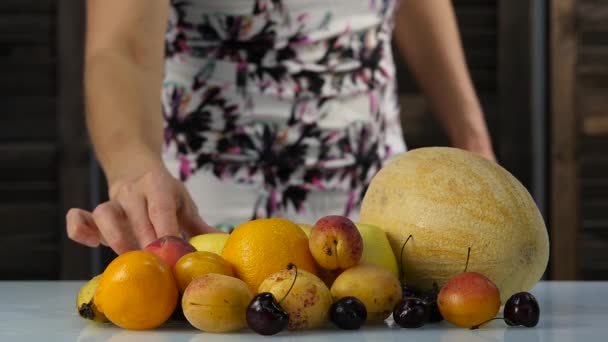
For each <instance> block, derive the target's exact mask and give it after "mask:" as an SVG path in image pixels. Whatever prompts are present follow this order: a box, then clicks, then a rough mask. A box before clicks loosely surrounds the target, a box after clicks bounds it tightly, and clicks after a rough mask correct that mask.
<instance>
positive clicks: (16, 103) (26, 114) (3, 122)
mask: <svg viewBox="0 0 608 342" xmlns="http://www.w3.org/2000/svg"><path fill="white" fill-rule="evenodd" d="M56 105H57V104H56V100H55V98H54V97H52V96H15V97H10V98H8V99H3V100H2V115H0V143H1V142H3V141H4V142H7V141H12V142H16V141H23V140H26V141H27V140H29V141H31V140H46V141H51V140H52V139H54V138H56V136H57V126H56V116H55V110H56V107H55V106H56ZM0 158H1V157H0Z"/></svg>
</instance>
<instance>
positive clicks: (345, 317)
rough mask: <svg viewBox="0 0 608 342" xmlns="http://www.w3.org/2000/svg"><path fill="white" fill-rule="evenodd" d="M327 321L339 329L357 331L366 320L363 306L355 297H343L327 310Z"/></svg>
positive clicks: (365, 311) (365, 310)
mask: <svg viewBox="0 0 608 342" xmlns="http://www.w3.org/2000/svg"><path fill="white" fill-rule="evenodd" d="M329 319H330V320H331V321H332V322H333V323H334V324H335V325H336V326H337V327H338V328H340V329H344V330H356V329H359V328H360V327H361V326H362V325H363V323H365V320H367V309H366V308H365V305H364V304H363V303H362V302H361V301H360V300H359V299H357V298H355V297H344V298H341V299H339V300H337V301H336V302H335V303H333V304H332V305H331V307H330V308H329Z"/></svg>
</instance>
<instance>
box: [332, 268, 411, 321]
mask: <svg viewBox="0 0 608 342" xmlns="http://www.w3.org/2000/svg"><path fill="white" fill-rule="evenodd" d="M331 294H332V296H333V298H334V300H339V299H340V298H343V297H348V296H353V297H356V298H357V299H359V300H360V301H361V302H363V304H364V305H365V308H366V309H367V319H368V321H370V322H378V321H382V320H384V319H386V318H387V317H388V316H389V315H390V314H391V312H393V308H394V307H395V304H397V302H398V301H399V300H400V299H401V283H400V282H399V279H398V278H397V277H396V276H395V275H394V274H393V273H392V272H390V271H389V270H387V269H386V268H384V267H380V266H376V265H357V266H355V267H352V268H349V269H347V270H345V271H344V272H342V273H341V274H340V275H339V276H338V278H336V280H335V281H334V283H333V285H332V286H331Z"/></svg>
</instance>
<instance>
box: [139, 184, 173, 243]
mask: <svg viewBox="0 0 608 342" xmlns="http://www.w3.org/2000/svg"><path fill="white" fill-rule="evenodd" d="M147 202H148V216H149V217H150V221H151V222H152V225H153V226H154V230H155V231H156V236H157V237H159V238H161V237H163V236H167V235H171V236H179V235H180V229H179V224H178V222H177V208H178V205H177V203H176V202H175V196H173V194H172V193H170V192H165V191H162V188H156V189H153V190H151V191H150V192H149V193H148V196H147Z"/></svg>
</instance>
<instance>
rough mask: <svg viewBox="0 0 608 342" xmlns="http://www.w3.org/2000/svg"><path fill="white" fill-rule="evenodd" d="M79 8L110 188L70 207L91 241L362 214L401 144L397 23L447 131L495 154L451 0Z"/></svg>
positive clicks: (116, 244)
mask: <svg viewBox="0 0 608 342" xmlns="http://www.w3.org/2000/svg"><path fill="white" fill-rule="evenodd" d="M87 13H88V16H87V18H88V24H87V25H88V26H87V40H86V54H85V66H86V67H85V85H86V104H87V105H86V114H87V124H88V128H89V132H90V136H91V138H92V142H93V144H94V147H95V151H96V154H97V157H98V159H99V160H100V163H101V165H102V167H103V170H104V172H105V175H106V177H107V180H108V184H109V195H110V200H109V201H108V202H106V203H102V204H100V205H99V206H98V207H97V208H95V210H94V211H93V212H88V211H85V210H81V209H72V210H70V211H69V212H68V214H67V232H68V235H69V236H70V238H72V239H73V240H75V241H78V242H80V243H83V244H85V245H88V246H97V245H99V244H100V243H103V244H106V245H108V246H110V247H111V248H112V249H113V250H114V251H115V252H117V253H123V252H126V251H129V250H133V249H137V248H141V247H142V246H145V245H146V244H148V243H150V242H151V241H153V240H155V239H156V238H157V237H161V236H164V235H178V234H189V235H193V234H200V233H205V232H211V231H214V230H215V229H216V228H212V227H219V228H225V227H231V226H234V225H236V224H239V223H241V222H243V221H246V220H249V219H252V218H257V217H270V216H284V217H288V218H290V219H293V220H295V221H300V222H314V220H316V219H318V218H319V217H320V216H323V215H327V214H342V215H347V216H349V217H351V218H352V219H356V217H357V212H358V204H359V201H360V199H361V198H362V196H363V194H364V192H365V188H366V186H367V184H368V182H369V180H370V179H371V177H372V176H373V175H374V173H375V172H376V171H377V170H378V169H379V168H380V167H381V166H382V165H383V164H384V163H385V162H386V161H387V160H388V159H389V158H390V157H391V156H393V155H395V154H396V153H399V152H402V151H404V150H405V144H404V141H403V139H402V132H401V128H400V121H399V108H398V105H397V99H396V96H395V76H396V75H395V70H394V65H393V56H392V55H391V49H390V46H391V37H393V36H394V38H395V39H396V44H397V46H398V47H399V49H400V51H401V54H402V55H403V56H405V57H406V59H407V63H408V64H409V66H410V68H411V69H412V70H413V73H414V75H415V76H416V77H417V79H418V82H419V84H420V86H421V88H422V89H423V90H424V92H425V94H426V95H427V97H428V98H429V99H430V102H431V103H432V104H433V108H434V110H435V112H437V113H438V117H439V119H440V121H441V123H442V124H443V126H444V128H445V130H446V132H447V133H448V135H449V137H450V139H451V141H452V143H453V145H454V146H456V147H460V148H464V149H468V150H471V151H474V152H477V153H480V154H481V155H484V156H486V157H488V158H494V156H493V152H492V148H491V143H490V138H489V135H488V132H487V128H486V125H485V122H484V119H483V115H482V111H481V109H480V105H479V102H478V99H477V97H476V95H475V92H474V90H473V87H472V85H471V81H470V78H469V76H468V74H467V71H466V67H465V62H464V58H463V53H462V48H461V46H460V42H459V37H458V33H457V26H456V23H455V18H454V13H453V8H452V6H451V3H450V1H448V0H436V1H419V0H402V1H401V3H400V4H397V3H396V0H330V1H327V0H230V1H210V0H189V1H187V0H183V1H180V0H173V1H168V0H164V1H147V0H131V1H121V0H89V1H88V9H87ZM159 89H162V90H161V96H160V97H159V96H158V94H159V93H158V92H159ZM199 215H200V216H199ZM201 216H202V218H201ZM203 218H204V220H203Z"/></svg>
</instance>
